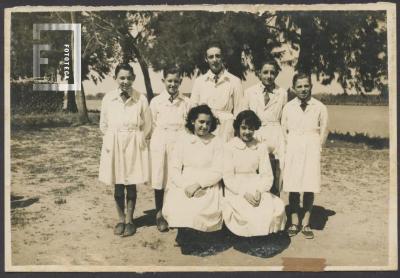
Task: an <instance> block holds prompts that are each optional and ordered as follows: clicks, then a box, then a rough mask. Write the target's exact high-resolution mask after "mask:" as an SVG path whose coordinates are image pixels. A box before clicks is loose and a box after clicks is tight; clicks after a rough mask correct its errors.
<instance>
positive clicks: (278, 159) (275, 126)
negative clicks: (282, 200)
mask: <svg viewBox="0 0 400 278" xmlns="http://www.w3.org/2000/svg"><path fill="white" fill-rule="evenodd" d="M280 70H281V68H280V67H279V65H278V63H277V62H276V61H275V60H274V59H273V58H269V59H264V60H262V61H261V63H260V65H259V66H258V68H257V76H258V78H259V79H260V82H258V83H257V84H255V85H254V86H252V87H250V88H248V89H247V90H246V91H245V95H246V97H247V99H248V104H249V108H250V110H252V111H254V112H255V113H256V114H257V116H258V117H259V118H260V120H261V127H260V129H259V130H257V131H256V133H255V137H256V138H257V139H258V140H259V141H261V142H265V143H266V144H267V146H268V150H269V156H270V161H271V166H272V171H273V174H274V183H273V185H272V187H271V193H273V194H275V195H277V196H279V193H280V191H281V181H282V179H281V169H282V168H283V156H284V153H285V151H284V147H285V142H284V136H283V130H282V126H281V116H282V110H283V107H284V106H285V104H286V103H287V99H288V93H287V90H285V89H283V88H280V87H279V86H278V85H277V84H276V83H275V79H276V77H277V76H278V74H279V71H280Z"/></svg>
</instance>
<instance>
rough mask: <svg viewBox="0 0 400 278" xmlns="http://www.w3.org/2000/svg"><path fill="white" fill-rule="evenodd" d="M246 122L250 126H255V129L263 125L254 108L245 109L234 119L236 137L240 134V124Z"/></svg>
mask: <svg viewBox="0 0 400 278" xmlns="http://www.w3.org/2000/svg"><path fill="white" fill-rule="evenodd" d="M243 122H244V123H245V124H246V125H248V126H249V127H252V128H254V129H255V130H257V129H259V128H260V126H261V120H260V118H259V117H258V116H257V115H256V113H254V111H252V110H244V111H242V112H240V113H239V114H238V115H237V116H236V119H235V120H234V121H233V130H234V135H235V136H236V137H238V136H239V130H240V125H241V124H242V123H243Z"/></svg>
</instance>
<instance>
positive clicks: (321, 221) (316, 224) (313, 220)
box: [286, 206, 336, 230]
mask: <svg viewBox="0 0 400 278" xmlns="http://www.w3.org/2000/svg"><path fill="white" fill-rule="evenodd" d="M299 214H300V219H303V217H304V211H303V210H301V211H300V213H299ZM335 214H336V212H334V211H333V210H330V209H326V208H324V207H321V206H314V207H313V209H312V211H311V216H310V226H311V229H314V230H323V229H324V228H325V225H326V223H327V222H328V218H329V217H330V216H333V215H335ZM286 215H287V219H288V221H287V223H286V227H289V225H290V224H291V221H290V213H289V206H286Z"/></svg>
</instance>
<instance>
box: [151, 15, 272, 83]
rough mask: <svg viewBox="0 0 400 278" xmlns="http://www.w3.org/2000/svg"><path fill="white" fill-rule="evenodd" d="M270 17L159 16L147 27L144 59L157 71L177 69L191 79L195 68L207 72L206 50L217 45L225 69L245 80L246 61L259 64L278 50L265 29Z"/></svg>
mask: <svg viewBox="0 0 400 278" xmlns="http://www.w3.org/2000/svg"><path fill="white" fill-rule="evenodd" d="M270 16H271V15H270V14H268V13H265V14H262V15H257V14H253V13H247V12H237V13H236V12H224V13H222V12H203V11H196V12H192V11H189V12H163V13H159V14H157V15H154V16H153V17H152V19H151V20H150V22H149V25H148V28H150V29H151V40H150V43H149V46H150V47H149V48H148V49H147V51H146V55H147V57H148V59H149V61H150V62H151V64H152V66H153V68H154V69H155V70H156V71H159V70H162V69H163V68H164V67H165V66H168V65H178V66H180V67H181V68H182V70H183V72H184V74H185V75H187V76H192V75H193V74H194V72H195V70H196V69H197V68H199V69H200V71H201V72H205V71H206V70H207V65H206V63H205V60H204V58H205V49H206V47H207V46H208V45H209V44H210V43H214V42H217V43H218V44H219V45H221V46H222V48H223V50H224V53H223V55H224V61H225V65H226V68H227V69H228V70H229V71H230V72H232V73H233V74H235V75H237V76H239V77H241V78H244V77H245V73H246V71H247V70H248V69H249V63H247V61H246V60H247V59H248V60H250V61H251V62H252V63H254V62H256V61H259V60H260V59H261V58H262V57H264V56H265V55H271V51H272V49H273V48H274V47H275V46H278V42H277V40H276V38H275V36H274V35H273V34H272V33H271V32H269V30H268V29H267V26H266V20H267V19H268V18H269V17H270ZM243 57H245V58H246V59H244V60H243Z"/></svg>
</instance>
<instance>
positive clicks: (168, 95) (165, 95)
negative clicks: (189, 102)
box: [160, 90, 183, 103]
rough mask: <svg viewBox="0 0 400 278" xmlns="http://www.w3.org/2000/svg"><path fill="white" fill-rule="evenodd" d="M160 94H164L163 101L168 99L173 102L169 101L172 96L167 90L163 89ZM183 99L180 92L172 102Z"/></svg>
mask: <svg viewBox="0 0 400 278" xmlns="http://www.w3.org/2000/svg"><path fill="white" fill-rule="evenodd" d="M160 95H161V96H162V99H163V101H167V102H168V103H171V102H170V101H169V98H170V97H171V96H170V94H168V92H167V91H166V90H164V91H162V93H161V94H160ZM181 100H183V96H182V95H181V94H180V93H179V92H178V95H177V96H176V97H175V98H174V100H173V101H172V103H175V102H177V101H181Z"/></svg>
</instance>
